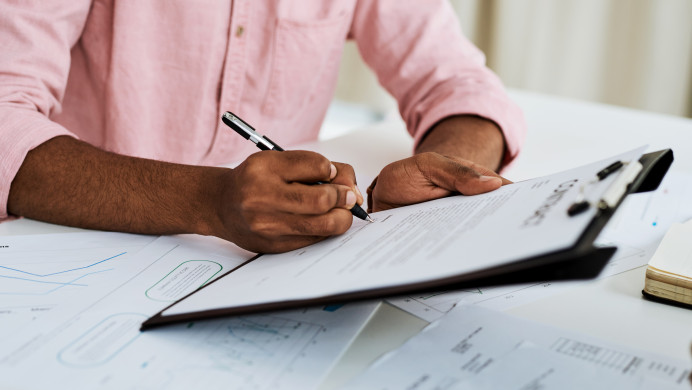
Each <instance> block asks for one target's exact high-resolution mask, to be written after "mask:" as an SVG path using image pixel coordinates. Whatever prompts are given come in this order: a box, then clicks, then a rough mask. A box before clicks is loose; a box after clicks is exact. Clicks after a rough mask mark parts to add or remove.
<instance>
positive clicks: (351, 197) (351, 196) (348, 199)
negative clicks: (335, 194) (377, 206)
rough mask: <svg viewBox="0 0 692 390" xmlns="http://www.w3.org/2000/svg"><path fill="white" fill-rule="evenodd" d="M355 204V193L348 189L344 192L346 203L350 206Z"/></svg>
mask: <svg viewBox="0 0 692 390" xmlns="http://www.w3.org/2000/svg"><path fill="white" fill-rule="evenodd" d="M355 204H356V194H354V193H353V191H349V192H347V193H346V205H347V206H351V205H355Z"/></svg>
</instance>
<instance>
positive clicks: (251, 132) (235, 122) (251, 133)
mask: <svg viewBox="0 0 692 390" xmlns="http://www.w3.org/2000/svg"><path fill="white" fill-rule="evenodd" d="M221 120H222V121H223V123H225V124H226V125H227V126H228V127H230V128H231V129H233V130H235V132H236V133H238V134H240V135H241V136H242V137H243V138H245V139H248V140H250V141H252V142H254V143H255V145H257V147H258V148H260V149H261V150H280V151H283V149H282V148H281V147H280V146H279V145H277V144H275V143H274V142H272V141H271V140H270V139H269V138H267V137H264V136H263V135H261V134H259V133H258V132H257V131H256V130H255V129H254V128H253V127H252V126H250V125H249V124H247V123H246V122H245V121H244V120H242V119H240V118H238V117H237V116H236V115H234V114H233V113H232V112H230V111H226V112H224V114H223V115H222V116H221Z"/></svg>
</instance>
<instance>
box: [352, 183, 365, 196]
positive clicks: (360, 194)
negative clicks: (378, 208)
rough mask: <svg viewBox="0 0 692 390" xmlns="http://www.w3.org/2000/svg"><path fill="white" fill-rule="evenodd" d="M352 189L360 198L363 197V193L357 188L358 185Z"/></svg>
mask: <svg viewBox="0 0 692 390" xmlns="http://www.w3.org/2000/svg"><path fill="white" fill-rule="evenodd" d="M353 189H354V190H356V192H357V193H358V197H359V198H361V199H363V194H362V193H361V192H360V190H359V189H358V186H353Z"/></svg>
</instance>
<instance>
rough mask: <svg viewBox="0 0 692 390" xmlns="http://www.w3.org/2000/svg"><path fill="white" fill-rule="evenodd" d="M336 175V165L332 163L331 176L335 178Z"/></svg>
mask: <svg viewBox="0 0 692 390" xmlns="http://www.w3.org/2000/svg"><path fill="white" fill-rule="evenodd" d="M335 177H336V167H335V166H334V164H331V172H329V178H330V179H333V178H335Z"/></svg>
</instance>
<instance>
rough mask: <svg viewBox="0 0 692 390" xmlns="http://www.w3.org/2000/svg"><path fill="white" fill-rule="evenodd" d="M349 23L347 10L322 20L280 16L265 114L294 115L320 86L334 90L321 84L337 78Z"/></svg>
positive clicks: (311, 98)
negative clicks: (293, 18)
mask: <svg viewBox="0 0 692 390" xmlns="http://www.w3.org/2000/svg"><path fill="white" fill-rule="evenodd" d="M349 24H350V17H349V15H348V14H347V13H343V14H341V15H338V16H332V17H329V18H327V19H322V20H310V21H303V20H300V21H299V20H292V19H278V21H277V26H276V30H275V35H274V55H273V59H272V68H271V76H270V81H269V86H268V89H267V95H266V98H265V101H264V105H263V108H262V112H263V114H264V115H267V116H269V117H272V118H277V119H288V118H291V117H294V116H295V115H297V114H298V113H299V112H300V111H301V110H302V109H305V108H306V107H308V106H309V104H308V103H309V102H310V101H311V100H313V99H314V98H315V95H316V94H317V93H318V92H319V91H320V90H324V91H325V93H326V91H331V90H332V87H333V86H329V88H320V87H321V86H320V84H321V83H322V84H324V83H325V82H329V81H333V80H332V79H335V78H336V71H337V70H338V62H339V60H340V58H341V51H342V49H343V45H344V42H345V40H346V35H347V33H348V27H349ZM330 72H331V73H333V74H332V75H330V74H328V73H330ZM325 76H326V77H325ZM322 87H325V86H324V85H322Z"/></svg>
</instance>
